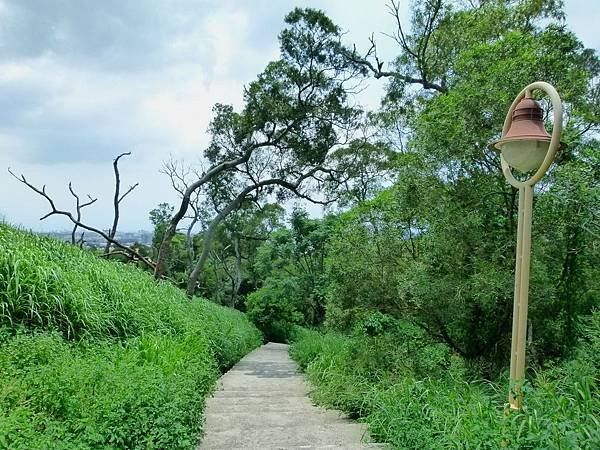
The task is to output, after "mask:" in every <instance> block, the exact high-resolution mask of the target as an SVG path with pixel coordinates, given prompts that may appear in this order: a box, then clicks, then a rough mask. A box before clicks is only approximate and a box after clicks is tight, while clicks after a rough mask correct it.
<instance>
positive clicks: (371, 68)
mask: <svg viewBox="0 0 600 450" xmlns="http://www.w3.org/2000/svg"><path fill="white" fill-rule="evenodd" d="M388 9H389V13H390V15H391V16H392V17H393V18H394V20H395V22H396V31H395V32H394V33H393V34H385V33H384V34H385V35H386V36H388V37H391V38H392V39H393V40H394V41H395V42H396V43H397V44H398V46H399V47H400V51H401V52H402V54H403V55H405V56H406V58H407V59H408V60H409V61H410V62H411V66H412V67H413V69H412V70H411V69H406V70H407V72H402V71H400V70H398V69H392V70H384V69H383V66H384V62H383V61H381V60H380V59H379V57H378V56H377V44H376V42H375V37H374V36H373V35H371V37H370V38H369V42H370V43H371V46H370V47H369V50H368V51H367V52H366V54H364V55H361V54H359V53H358V51H357V50H356V46H354V47H353V48H352V50H347V51H345V56H346V57H347V58H348V60H349V61H351V62H352V63H354V64H356V65H358V66H359V67H362V68H363V69H364V70H365V71H366V72H370V73H371V74H372V75H373V76H374V77H375V78H377V79H379V78H394V79H397V80H399V81H401V82H403V83H407V84H418V85H421V86H422V87H423V88H424V89H427V90H433V91H437V92H440V93H446V92H448V87H447V86H446V79H445V77H443V76H442V77H441V79H440V80H439V81H438V80H433V79H432V77H433V75H432V72H433V70H432V69H431V62H430V55H429V50H430V48H429V46H430V41H431V37H432V35H433V33H434V32H435V30H436V28H437V26H438V25H439V23H440V19H441V18H442V13H443V10H444V2H443V0H425V1H424V2H423V4H422V9H423V14H422V17H421V16H419V17H420V20H419V21H418V24H419V26H418V27H417V29H416V30H413V34H412V35H409V34H408V33H407V32H406V30H405V29H404V26H403V25H402V20H401V18H400V2H396V1H394V0H392V1H391V2H390V3H389V5H388Z"/></svg>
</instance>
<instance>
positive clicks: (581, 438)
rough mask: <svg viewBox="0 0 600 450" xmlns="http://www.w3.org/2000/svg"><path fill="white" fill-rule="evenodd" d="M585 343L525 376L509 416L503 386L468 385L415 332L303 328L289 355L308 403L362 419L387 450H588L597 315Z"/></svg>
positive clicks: (594, 406) (593, 428)
mask: <svg viewBox="0 0 600 450" xmlns="http://www.w3.org/2000/svg"><path fill="white" fill-rule="evenodd" d="M584 336H585V339H583V340H582V342H581V344H580V346H579V348H578V349H577V352H576V353H575V354H574V355H572V357H571V358H569V359H568V360H565V361H563V362H561V363H557V364H556V365H554V366H552V367H548V368H546V369H545V370H540V371H537V372H535V371H531V372H530V373H529V374H528V377H529V378H528V379H529V380H530V382H529V383H528V384H527V386H526V407H525V408H524V410H523V411H521V412H518V413H517V412H510V413H508V412H507V411H506V409H505V403H506V401H507V399H506V396H507V392H506V387H507V386H508V380H506V379H504V378H502V379H499V380H495V381H493V382H491V381H481V380H476V379H473V378H472V377H471V376H470V375H469V373H470V372H469V370H467V367H466V365H465V362H464V361H463V360H462V359H461V358H459V357H457V356H454V355H451V353H450V351H449V350H447V351H444V350H443V349H440V348H439V345H440V344H434V343H430V344H426V343H425V342H424V341H423V340H421V339H419V338H418V335H414V334H411V335H407V334H406V333H399V332H398V331H397V330H394V331H392V332H389V333H383V334H382V335H379V336H366V335H364V334H361V333H355V334H353V335H351V336H343V335H339V334H335V333H327V334H320V333H317V332H311V331H304V332H300V333H297V334H296V339H297V340H296V342H295V343H294V344H293V345H292V347H291V354H292V356H293V358H294V359H296V360H297V361H298V362H299V364H300V366H301V367H303V368H304V370H305V371H306V373H307V375H308V377H309V379H310V380H311V382H312V383H313V385H314V386H315V387H316V388H315V391H314V393H313V395H314V398H315V400H316V401H317V402H319V403H321V404H324V405H326V406H330V407H334V408H338V409H342V410H344V411H346V412H348V413H349V414H350V415H352V416H354V417H357V418H361V420H364V421H365V422H367V423H368V424H369V427H370V430H371V433H372V434H373V435H374V436H375V437H376V438H377V439H379V440H381V441H384V442H388V443H390V444H392V446H393V447H394V448H398V449H414V448H423V449H498V448H510V449H597V448H600V419H599V418H600V395H599V394H600V389H599V378H598V377H599V370H600V365H599V362H600V348H599V347H598V343H600V313H596V314H595V315H594V316H593V317H592V318H591V320H590V322H589V323H588V324H587V326H586V328H585V333H584ZM406 348H412V349H414V350H415V351H412V352H406V351H405V349H406Z"/></svg>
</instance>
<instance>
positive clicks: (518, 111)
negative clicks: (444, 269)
mask: <svg viewBox="0 0 600 450" xmlns="http://www.w3.org/2000/svg"><path fill="white" fill-rule="evenodd" d="M534 89H539V90H541V91H544V92H545V93H546V94H548V97H550V100H551V101H552V107H553V109H554V127H553V129H552V136H550V135H549V134H548V132H547V131H546V129H545V128H544V121H543V113H542V108H541V107H540V105H539V104H538V103H537V102H536V101H535V100H533V99H532V98H531V93H532V91H533V90H534ZM561 132H562V103H561V100H560V97H559V95H558V93H557V92H556V89H554V87H553V86H552V85H550V84H548V83H545V82H542V81H537V82H535V83H532V84H530V85H529V86H527V87H526V88H525V89H523V90H522V91H521V92H520V93H519V95H517V97H516V98H515V100H514V101H513V103H512V105H511V107H510V109H509V110H508V114H507V115H506V119H505V120H504V127H503V128H502V137H501V139H500V140H498V141H495V142H493V143H492V144H490V148H492V149H493V150H497V151H500V160H501V162H502V173H503V174H504V177H505V178H506V180H507V181H508V182H509V183H510V184H511V185H512V186H514V187H515V188H518V189H519V222H518V226H517V254H516V258H515V259H516V260H515V294H514V307H513V325H512V341H511V350H510V389H509V394H508V402H509V404H510V407H511V408H512V409H521V406H522V405H523V392H522V387H523V381H524V379H525V340H526V334H527V301H528V295H529V265H530V254H531V215H532V207H533V186H534V185H535V184H536V183H537V182H538V181H540V180H541V179H542V177H543V176H544V175H545V174H546V171H547V170H548V168H549V167H550V164H552V161H554V157H555V156H556V152H557V151H558V149H559V147H560V146H561V144H560V135H561ZM511 168H514V169H517V170H519V171H520V172H530V171H534V170H535V173H534V174H533V175H532V176H531V177H530V178H528V179H526V180H525V181H519V180H517V179H516V178H515V177H514V176H513V174H512V170H511Z"/></svg>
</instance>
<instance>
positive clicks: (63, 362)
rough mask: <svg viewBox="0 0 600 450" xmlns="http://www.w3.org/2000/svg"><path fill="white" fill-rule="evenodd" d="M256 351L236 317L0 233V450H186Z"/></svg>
mask: <svg viewBox="0 0 600 450" xmlns="http://www.w3.org/2000/svg"><path fill="white" fill-rule="evenodd" d="M260 343H261V335H260V333H259V332H258V330H257V329H256V328H255V327H254V326H253V325H252V324H251V323H250V322H249V321H248V320H247V319H246V317H245V316H244V315H243V314H241V313H239V312H237V311H234V310H231V309H228V308H223V307H220V306H217V305H215V304H212V303H210V302H208V301H206V300H204V299H199V298H195V299H193V300H191V301H190V300H189V299H187V298H186V297H185V295H184V294H183V292H182V291H180V290H178V289H177V288H175V287H173V286H172V285H170V284H169V283H162V282H156V281H154V280H153V278H152V277H151V276H150V275H149V274H147V273H144V272H142V271H141V270H139V269H137V268H135V267H132V266H129V265H124V264H120V263H115V262H111V261H104V260H101V259H100V258H97V257H96V256H94V255H92V254H91V253H90V252H88V251H83V250H79V249H77V248H75V247H73V246H70V245H68V244H65V243H62V242H59V241H56V240H53V239H50V238H45V237H40V236H37V235H33V234H31V233H27V232H22V231H19V230H16V229H14V228H12V227H10V226H8V225H5V224H0V448H10V449H19V448H23V449H31V448H44V449H46V448H48V449H52V448H56V449H79V448H81V449H84V448H115V449H116V448H119V449H120V448H140V449H141V448H144V449H145V448H193V447H194V446H195V445H196V444H197V442H198V439H199V433H200V428H201V423H202V410H203V407H204V397H205V396H206V395H207V393H208V392H209V391H210V390H211V389H212V387H213V385H214V382H215V381H216V379H217V377H218V376H219V374H220V372H221V371H224V370H226V369H227V368H229V367H231V366H232V365H233V364H235V362H237V361H238V360H239V359H240V358H241V357H242V356H243V355H245V354H246V353H247V352H248V351H250V350H251V349H253V348H255V347H256V346H258V345H259V344H260Z"/></svg>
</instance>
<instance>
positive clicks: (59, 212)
mask: <svg viewBox="0 0 600 450" xmlns="http://www.w3.org/2000/svg"><path fill="white" fill-rule="evenodd" d="M8 172H9V173H10V174H11V175H12V176H13V177H14V178H15V179H16V180H18V181H19V182H21V183H23V184H24V185H26V186H27V187H29V188H30V189H31V190H32V191H34V192H36V193H37V194H39V195H41V196H42V197H44V198H45V199H46V200H47V201H48V203H49V205H50V209H51V211H50V212H49V213H48V214H46V215H44V216H42V217H41V218H40V220H44V219H46V218H48V217H50V216H53V215H61V216H65V217H67V218H68V219H69V220H70V221H71V222H72V223H73V224H74V225H76V226H77V227H79V228H83V229H85V230H88V231H92V232H94V233H96V234H98V235H100V236H102V238H104V239H105V240H106V241H108V242H110V243H111V244H113V245H115V246H116V247H118V248H120V249H122V250H123V251H125V252H127V253H129V254H130V255H132V257H136V258H138V259H139V260H140V261H142V262H143V263H144V264H146V265H147V266H148V267H149V268H151V269H154V263H153V262H152V261H150V260H149V259H147V258H145V257H144V256H142V255H140V254H139V253H138V252H137V251H136V250H134V249H133V248H131V247H127V246H126V245H123V244H121V243H120V242H118V241H116V240H115V239H113V238H112V237H110V236H108V235H107V234H106V233H104V232H103V231H101V230H99V229H97V228H94V227H92V226H90V225H87V224H85V223H83V222H81V220H78V219H77V218H75V217H74V216H73V214H72V213H71V212H70V211H64V210H60V209H58V208H56V205H55V203H54V200H52V198H51V197H50V196H49V195H48V194H47V193H46V186H45V185H44V186H42V189H39V188H37V187H35V186H34V185H33V184H31V183H30V182H28V181H27V179H26V178H25V176H24V175H23V174H21V176H20V177H19V176H17V175H15V173H14V172H13V171H12V170H11V169H10V168H9V169H8Z"/></svg>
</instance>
